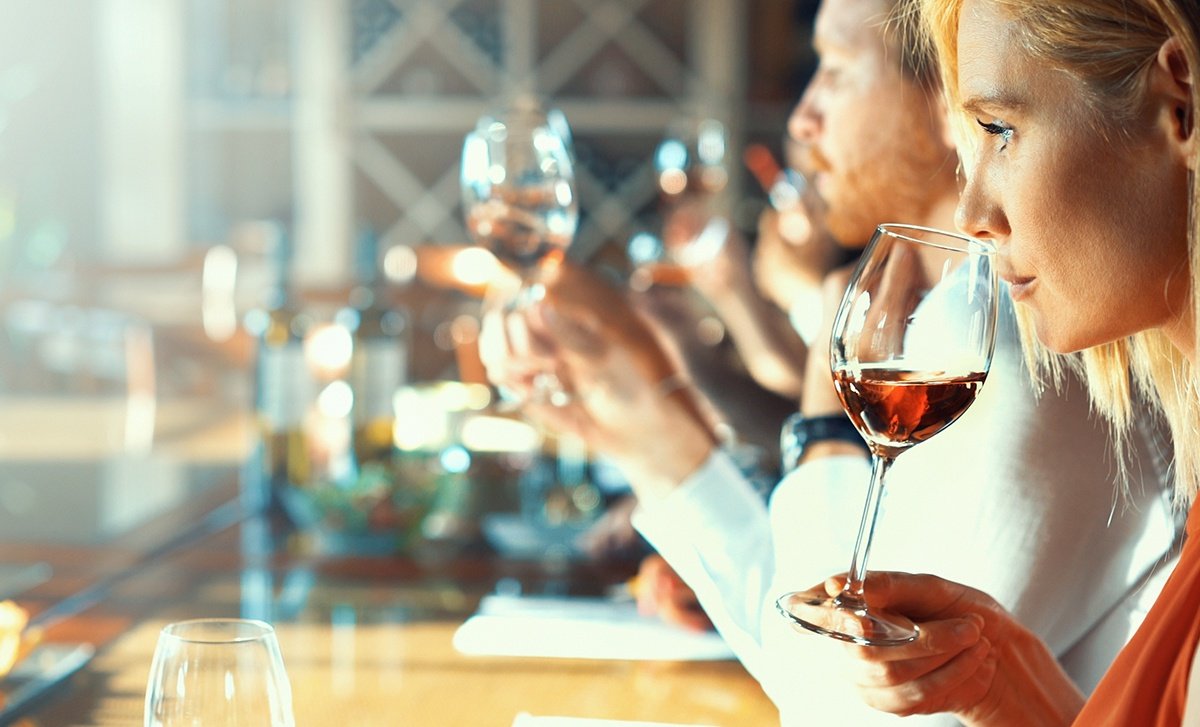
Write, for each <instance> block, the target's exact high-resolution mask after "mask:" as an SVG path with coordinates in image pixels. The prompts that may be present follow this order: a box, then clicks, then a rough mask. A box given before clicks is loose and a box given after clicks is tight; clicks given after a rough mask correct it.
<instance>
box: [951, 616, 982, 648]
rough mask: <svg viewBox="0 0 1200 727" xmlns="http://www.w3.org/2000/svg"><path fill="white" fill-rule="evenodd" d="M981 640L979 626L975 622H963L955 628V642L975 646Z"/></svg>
mask: <svg viewBox="0 0 1200 727" xmlns="http://www.w3.org/2000/svg"><path fill="white" fill-rule="evenodd" d="M978 639H979V626H978V625H976V623H975V622H974V621H961V622H959V623H958V624H957V625H956V626H955V627H954V640H955V641H957V642H958V643H960V644H964V645H965V644H973V643H975V641H976V640H978Z"/></svg>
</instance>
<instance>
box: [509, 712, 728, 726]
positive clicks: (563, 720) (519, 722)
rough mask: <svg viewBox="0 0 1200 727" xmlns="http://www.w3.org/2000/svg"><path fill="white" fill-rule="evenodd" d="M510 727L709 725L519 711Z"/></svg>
mask: <svg viewBox="0 0 1200 727" xmlns="http://www.w3.org/2000/svg"><path fill="white" fill-rule="evenodd" d="M512 727H711V726H706V725H680V724H667V723H666V722H626V721H624V720H618V719H582V718H580V717H534V716H533V715H531V714H525V713H521V714H518V715H517V718H516V719H515V720H513V723H512Z"/></svg>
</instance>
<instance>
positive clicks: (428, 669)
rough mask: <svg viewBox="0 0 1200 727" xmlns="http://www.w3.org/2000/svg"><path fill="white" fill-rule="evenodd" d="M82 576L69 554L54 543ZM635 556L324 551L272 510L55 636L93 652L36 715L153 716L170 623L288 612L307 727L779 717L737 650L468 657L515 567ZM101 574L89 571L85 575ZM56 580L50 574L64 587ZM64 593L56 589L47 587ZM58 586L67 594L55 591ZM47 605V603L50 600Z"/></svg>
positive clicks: (542, 586) (280, 619) (734, 726)
mask: <svg viewBox="0 0 1200 727" xmlns="http://www.w3.org/2000/svg"><path fill="white" fill-rule="evenodd" d="M43 555H46V556H47V557H49V558H51V559H52V560H56V561H59V560H60V559H61V561H60V562H58V563H57V565H56V570H57V571H58V572H60V573H62V574H63V577H68V578H69V577H70V575H71V569H70V566H69V565H68V564H67V559H68V558H69V557H70V554H69V553H67V552H65V551H64V552H45V553H43ZM626 571H627V566H626V567H624V568H607V567H602V566H579V567H565V568H564V567H563V565H562V564H561V563H559V564H556V565H554V566H553V567H547V566H544V565H542V564H538V563H533V562H516V561H505V560H502V559H499V558H497V557H496V556H494V555H488V554H480V553H477V554H459V555H455V556H453V557H450V558H434V559H413V558H405V557H401V556H372V557H364V556H354V557H347V556H336V557H334V556H324V555H322V554H320V553H317V552H313V551H311V550H306V548H305V546H304V545H303V541H302V539H301V540H299V541H298V540H297V538H296V536H295V534H288V533H287V532H286V528H285V527H284V528H281V527H280V526H279V524H278V522H277V519H276V520H271V519H267V518H263V517H260V516H255V517H250V518H249V519H247V520H245V521H243V522H241V523H239V524H236V525H234V526H232V527H229V528H225V529H223V530H220V531H219V532H216V533H212V534H210V535H208V536H206V537H204V538H201V539H199V540H197V541H195V542H191V543H189V544H187V545H186V546H184V547H182V548H180V549H179V550H177V551H175V552H174V553H171V554H168V555H167V556H165V557H162V558H158V559H155V560H153V561H150V562H143V563H141V564H140V565H138V566H137V567H136V569H135V570H134V571H132V573H131V575H129V576H127V577H124V578H120V579H119V580H117V581H116V582H114V583H113V584H112V585H111V587H110V588H107V589H106V591H105V593H104V594H103V597H102V598H99V599H98V600H96V602H95V603H94V604H93V605H90V606H88V607H86V608H85V609H84V610H83V611H82V612H81V613H78V614H75V615H72V616H70V617H68V618H65V619H62V620H58V621H57V622H56V623H55V624H54V625H53V626H51V627H50V629H49V631H48V639H49V640H54V641H88V642H91V643H94V644H96V645H97V646H98V648H99V653H98V654H97V656H96V658H95V659H94V660H93V662H92V663H91V664H90V665H89V666H87V667H86V668H85V669H84V670H83V671H82V672H81V673H80V674H78V675H76V677H75V678H74V679H73V680H72V681H71V682H70V683H69V684H67V685H65V686H64V687H62V688H60V689H58V690H57V691H55V692H54V693H53V694H52V695H51V697H50V698H49V699H48V700H46V701H44V702H43V703H42V704H41V705H39V706H38V707H37V708H36V709H35V710H33V711H32V712H30V713H29V714H28V717H27V722H23V723H21V725H22V727H74V726H76V725H78V726H83V725H112V726H116V725H131V726H132V725H140V724H141V718H142V706H143V703H142V699H143V695H144V693H145V687H146V678H147V675H148V673H149V666H150V660H151V656H152V654H153V651H154V645H155V641H156V638H157V633H158V631H159V630H160V629H161V627H162V626H163V625H164V624H165V623H168V622H170V621H174V620H180V619H186V618H197V617H207V616H248V617H256V618H264V619H267V620H270V621H272V622H273V623H274V624H275V625H276V628H277V630H278V634H279V642H280V646H281V649H282V652H283V655H284V660H285V663H286V667H287V671H288V674H289V677H290V679H291V682H292V687H293V693H294V703H295V708H296V720H297V725H298V727H325V726H328V725H334V726H336V727H357V726H362V727H370V726H374V725H379V726H384V725H388V726H390V725H414V726H428V727H458V726H460V725H461V726H463V727H467V726H471V727H477V726H484V725H495V726H496V727H507V726H508V725H510V724H512V721H513V719H514V718H515V716H516V715H517V714H519V713H521V712H528V713H530V714H534V715H554V716H573V717H589V718H603V719H621V720H644V721H654V722H665V723H672V724H687V725H720V726H722V727H743V726H746V725H768V726H769V725H777V724H778V716H777V712H776V710H775V709H774V707H773V706H772V705H771V703H770V702H769V701H768V700H767V698H766V697H765V696H764V695H763V693H762V691H761V690H760V688H759V687H758V685H757V683H756V682H755V681H754V680H753V679H751V678H750V676H749V675H748V674H747V673H746V672H745V670H744V669H743V668H742V667H741V666H740V665H739V664H738V663H736V662H733V661H718V662H648V661H642V662H635V661H622V660H583V659H534V658H515V657H514V658H501V657H479V656H465V655H462V654H460V653H458V652H457V651H455V649H454V648H453V646H452V644H451V638H452V635H453V633H454V631H455V629H456V628H457V627H458V625H459V624H460V623H461V622H462V621H463V619H464V618H465V617H466V616H468V615H469V614H470V613H471V612H472V611H473V609H474V607H475V605H476V603H477V602H478V599H479V598H480V597H482V595H484V594H485V593H487V592H489V591H490V590H493V589H494V587H495V585H496V583H497V582H498V581H499V580H501V579H503V580H504V581H505V582H506V583H507V584H508V587H512V586H513V585H514V584H519V586H520V587H521V588H522V589H523V590H524V591H525V592H529V593H538V592H552V593H564V592H567V593H569V592H576V591H578V590H579V589H583V590H585V591H590V590H594V589H596V588H598V587H599V586H600V585H601V584H602V583H603V582H605V581H610V582H611V581H612V580H614V579H616V578H619V577H620V576H621V575H623V574H624V573H625V572H626ZM80 580H84V581H86V578H82V579H81V577H80V576H78V574H76V576H75V579H74V582H76V583H77V584H78V582H79V581H80ZM49 585H50V584H47V586H49ZM39 593H40V594H41V598H47V597H49V598H50V599H51V600H53V599H55V598H58V596H59V594H57V593H56V592H55V591H54V589H52V588H51V589H49V590H47V587H43V588H42V589H40V590H38V591H35V592H34V595H35V596H36V595H37V594H39ZM50 594H52V595H50ZM44 605H47V604H46V603H39V601H38V600H36V599H35V600H34V601H33V602H32V607H33V608H34V610H37V609H38V608H40V607H41V606H44Z"/></svg>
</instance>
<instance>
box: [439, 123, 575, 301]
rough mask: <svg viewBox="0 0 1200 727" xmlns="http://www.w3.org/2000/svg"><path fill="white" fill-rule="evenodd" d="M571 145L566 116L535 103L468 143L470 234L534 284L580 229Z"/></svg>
mask: <svg viewBox="0 0 1200 727" xmlns="http://www.w3.org/2000/svg"><path fill="white" fill-rule="evenodd" d="M555 120H557V121H555ZM569 144H570V140H569V132H568V131H566V126H565V121H564V120H563V119H562V117H561V114H554V113H551V114H549V115H548V114H547V113H545V112H543V111H542V110H541V109H540V107H539V106H538V105H536V104H535V103H533V102H532V101H528V100H525V101H520V100H519V101H518V102H517V103H515V104H514V105H513V106H512V108H510V109H509V110H508V111H507V113H506V114H504V115H503V116H500V117H493V116H485V117H483V118H481V119H480V120H479V123H478V124H477V125H476V127H475V130H474V131H471V132H469V133H468V134H467V135H466V138H465V139H464V140H463V152H462V166H461V180H460V181H461V187H462V197H463V214H464V217H465V221H466V227H467V231H468V233H469V234H470V235H471V237H472V238H473V239H474V240H475V241H476V242H477V243H478V244H480V245H481V246H483V247H485V248H486V249H488V250H489V251H491V252H492V254H494V255H495V256H496V257H497V258H499V259H500V261H501V262H503V263H504V264H505V265H506V266H507V267H509V268H510V269H511V270H513V272H515V273H517V274H518V275H519V276H520V277H521V278H522V281H523V282H524V283H525V284H527V285H528V284H529V283H530V281H531V279H532V277H533V276H534V274H535V273H536V271H537V269H538V267H539V265H541V263H542V262H543V261H544V260H546V259H548V258H551V257H555V256H561V255H562V254H563V253H564V252H565V250H566V248H567V247H568V246H569V245H570V244H571V240H572V238H573V237H574V235H575V230H576V227H577V226H578V224H579V203H578V200H577V198H576V193H575V173H574V166H573V162H572V155H571V151H570V147H569Z"/></svg>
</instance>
